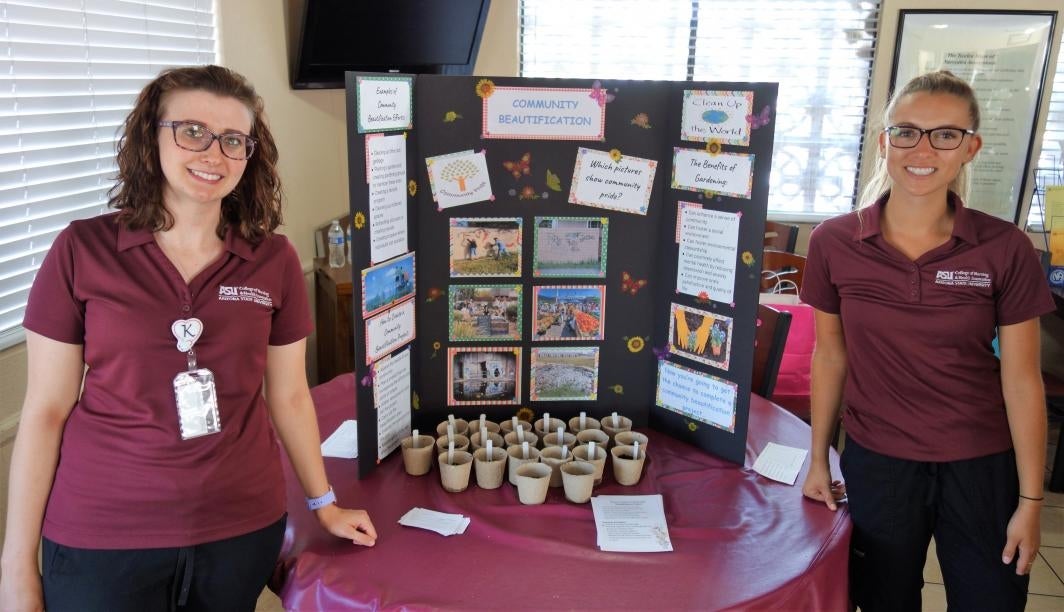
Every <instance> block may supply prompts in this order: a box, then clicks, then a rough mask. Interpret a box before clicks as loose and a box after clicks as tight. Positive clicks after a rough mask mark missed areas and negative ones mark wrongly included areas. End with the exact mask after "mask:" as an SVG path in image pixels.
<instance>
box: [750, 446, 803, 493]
mask: <svg viewBox="0 0 1064 612" xmlns="http://www.w3.org/2000/svg"><path fill="white" fill-rule="evenodd" d="M808 454H809V451H807V450H805V449H804V448H794V447H793V446H783V445H782V444H776V443H775V442H769V443H768V444H766V445H765V450H763V451H761V454H760V455H758V457H757V460H756V461H754V471H755V472H757V473H758V474H761V475H762V476H764V477H765V478H771V479H772V480H776V481H779V482H782V483H783V484H789V485H793V484H794V482H795V481H796V480H797V479H798V472H800V471H802V465H804V464H805V456H806V455H808Z"/></svg>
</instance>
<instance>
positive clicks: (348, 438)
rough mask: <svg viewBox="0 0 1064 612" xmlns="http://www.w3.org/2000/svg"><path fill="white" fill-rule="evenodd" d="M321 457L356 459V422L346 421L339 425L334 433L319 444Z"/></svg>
mask: <svg viewBox="0 0 1064 612" xmlns="http://www.w3.org/2000/svg"><path fill="white" fill-rule="evenodd" d="M321 456H322V457H339V458H341V459H357V458H358V421H355V420H347V421H344V422H343V423H340V426H339V427H337V428H336V431H334V432H332V435H330V436H329V437H328V438H326V439H325V441H324V442H322V443H321Z"/></svg>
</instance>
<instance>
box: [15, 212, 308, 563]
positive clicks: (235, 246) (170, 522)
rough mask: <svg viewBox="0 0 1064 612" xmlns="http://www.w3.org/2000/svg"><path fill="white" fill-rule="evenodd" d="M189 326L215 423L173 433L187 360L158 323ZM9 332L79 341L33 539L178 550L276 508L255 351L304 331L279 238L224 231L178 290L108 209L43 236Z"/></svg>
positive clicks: (237, 529) (161, 262) (295, 268)
mask: <svg viewBox="0 0 1064 612" xmlns="http://www.w3.org/2000/svg"><path fill="white" fill-rule="evenodd" d="M188 317H196V318H198V319H200V320H201V321H203V335H202V337H200V339H199V341H198V342H197V343H196V345H195V349H196V353H197V355H198V359H199V365H200V367H204V368H207V369H210V370H211V371H212V372H214V376H215V381H216V386H217V393H218V404H219V413H220V416H221V424H222V431H221V433H219V434H215V435H209V436H204V437H201V438H195V439H192V440H182V439H181V434H180V430H179V427H178V418H177V409H176V406H175V400H174V389H173V378H174V376H175V375H176V374H178V373H179V372H181V371H183V370H185V369H186V368H187V364H186V358H185V354H184V353H181V352H179V351H178V350H177V346H176V339H175V338H174V336H173V335H172V333H171V332H170V326H171V324H172V323H173V322H174V321H175V320H178V319H184V318H188ZM24 325H25V327H26V329H29V330H32V331H34V332H37V333H39V334H41V335H44V336H47V337H49V338H52V339H54V340H58V341H60V342H66V343H70V344H83V345H84V359H85V363H86V365H87V366H88V370H87V373H86V375H85V384H84V388H83V390H82V393H81V397H80V399H79V400H78V402H77V404H76V405H75V406H74V409H73V411H72V412H71V413H70V418H69V419H68V420H67V422H66V425H65V428H64V430H63V441H62V447H61V450H60V457H59V465H58V468H57V469H56V474H55V484H54V485H53V486H52V491H51V495H50V496H49V498H48V506H47V509H46V511H45V516H44V528H43V531H44V535H45V536H47V537H48V538H49V539H51V540H54V541H56V542H59V543H61V544H65V545H67V546H75V547H81V548H109V549H119V548H121V549H126V548H157V547H175V546H188V545H193V544H198V543H203V542H209V541H214V540H219V539H224V538H228V537H231V536H235V535H240V534H244V533H248V532H250V531H254V530H256V529H259V528H262V527H265V526H266V525H269V524H270V523H272V522H274V521H276V520H277V519H278V518H280V517H281V515H282V514H283V513H284V511H285V499H284V483H283V478H282V476H281V466H280V461H279V456H278V448H277V444H276V442H275V439H274V436H273V433H272V428H271V425H270V422H269V415H268V413H267V410H266V405H265V402H264V400H263V396H262V384H263V375H264V372H265V367H266V349H267V345H285V344H290V343H292V342H295V341H297V340H300V339H302V338H305V337H306V336H307V335H308V334H309V333H310V330H311V328H312V326H311V321H310V313H309V309H308V306H307V296H306V289H305V288H304V283H303V272H302V267H301V265H300V263H299V258H298V256H297V255H296V253H295V250H294V249H293V248H292V246H291V244H290V243H289V242H288V240H287V239H286V238H285V237H284V236H280V235H274V236H271V237H269V238H266V239H265V240H264V241H263V242H262V243H260V244H258V245H253V244H251V243H249V242H247V241H245V240H244V239H243V238H241V237H240V236H239V235H238V234H236V233H235V232H233V231H232V230H230V231H229V233H228V234H227V236H226V240H225V251H224V252H223V253H222V255H221V257H220V258H219V260H218V261H216V262H215V263H213V264H211V265H210V266H209V267H208V268H207V269H205V270H204V271H203V272H201V273H200V274H199V275H198V276H197V277H196V278H194V279H193V280H192V282H191V283H190V284H188V285H186V284H185V282H184V281H183V280H182V278H181V275H180V274H179V273H178V271H177V268H175V267H174V265H173V264H172V263H171V262H170V260H168V259H167V258H166V256H165V255H164V254H163V252H162V251H161V250H160V249H159V246H158V245H157V244H156V243H155V240H154V238H153V236H152V234H151V232H149V231H128V230H126V229H124V228H122V227H119V226H118V225H117V224H116V215H115V214H109V215H104V216H101V217H97V218H94V219H89V220H86V221H76V222H74V223H72V224H71V225H70V227H68V228H67V229H66V230H64V231H63V232H62V233H61V234H60V235H59V237H58V238H57V239H56V241H55V244H54V245H53V246H52V248H51V250H50V252H49V253H48V256H47V257H46V258H45V261H44V264H43V265H42V266H41V269H40V272H38V274H37V279H36V281H35V282H34V284H33V289H32V290H31V291H30V298H29V305H28V307H27V309H26V318H25V322H24Z"/></svg>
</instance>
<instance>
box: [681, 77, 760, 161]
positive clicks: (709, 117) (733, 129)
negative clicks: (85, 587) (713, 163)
mask: <svg viewBox="0 0 1064 612" xmlns="http://www.w3.org/2000/svg"><path fill="white" fill-rule="evenodd" d="M753 106H754V92H752V91H699V90H686V91H684V92H683V119H682V121H681V124H680V137H681V138H683V139H684V140H694V141H698V142H709V141H710V140H713V139H717V140H719V141H720V142H722V143H725V144H735V145H742V146H744V147H745V146H749V145H750V123H749V122H748V121H747V119H746V117H747V116H748V115H750V114H751V113H752V112H753V111H752V110H751V109H753Z"/></svg>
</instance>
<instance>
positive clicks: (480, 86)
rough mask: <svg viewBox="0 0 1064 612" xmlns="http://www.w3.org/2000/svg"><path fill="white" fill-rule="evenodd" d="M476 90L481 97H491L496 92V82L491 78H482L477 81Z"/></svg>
mask: <svg viewBox="0 0 1064 612" xmlns="http://www.w3.org/2000/svg"><path fill="white" fill-rule="evenodd" d="M476 91H477V95H478V96H480V97H481V98H490V97H491V94H493V93H495V83H492V82H491V80H490V79H480V80H479V81H477V87H476Z"/></svg>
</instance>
